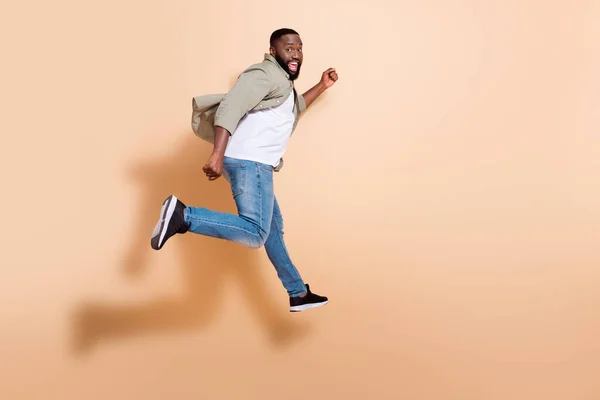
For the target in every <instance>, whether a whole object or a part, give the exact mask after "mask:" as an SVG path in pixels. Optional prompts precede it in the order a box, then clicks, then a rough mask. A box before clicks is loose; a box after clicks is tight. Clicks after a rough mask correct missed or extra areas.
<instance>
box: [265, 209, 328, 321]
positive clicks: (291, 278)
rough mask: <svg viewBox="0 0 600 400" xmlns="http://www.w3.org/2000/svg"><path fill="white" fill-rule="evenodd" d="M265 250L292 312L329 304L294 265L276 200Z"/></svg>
mask: <svg viewBox="0 0 600 400" xmlns="http://www.w3.org/2000/svg"><path fill="white" fill-rule="evenodd" d="M265 250H266V251H267V256H268V257H269V260H271V263H272V264H273V266H274V267H275V271H277V276H278V277H279V279H280V280H281V283H282V284H283V286H284V287H285V289H286V290H287V292H288V295H289V296H290V311H303V310H306V309H309V308H314V307H319V306H323V305H325V304H327V302H328V299H327V297H323V296H318V295H316V294H314V293H312V292H311V291H310V287H309V285H307V284H305V283H304V281H303V280H302V277H301V276H300V273H299V272H298V270H297V269H296V267H295V266H294V264H293V263H292V260H291V258H290V255H289V253H288V251H287V247H286V245H285V241H284V239H283V216H282V215H281V210H280V208H279V204H278V203H277V199H276V198H275V199H274V204H273V218H272V219H271V229H270V232H269V236H268V237H267V241H266V242H265Z"/></svg>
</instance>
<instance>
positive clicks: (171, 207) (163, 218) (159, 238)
mask: <svg viewBox="0 0 600 400" xmlns="http://www.w3.org/2000/svg"><path fill="white" fill-rule="evenodd" d="M176 206H177V197H175V196H169V197H167V199H166V200H165V201H164V202H163V206H162V209H161V210H160V214H161V215H160V220H159V221H158V224H160V230H159V231H158V234H157V235H156V236H154V237H153V238H152V243H151V245H152V248H153V249H154V250H160V249H161V248H162V246H163V244H164V242H163V240H164V239H165V234H166V233H167V228H168V227H169V222H170V221H171V218H172V217H173V213H174V212H175V207H176Z"/></svg>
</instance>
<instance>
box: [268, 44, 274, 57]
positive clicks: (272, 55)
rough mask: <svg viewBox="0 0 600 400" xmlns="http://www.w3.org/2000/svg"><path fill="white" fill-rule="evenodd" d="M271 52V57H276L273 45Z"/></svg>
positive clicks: (270, 48)
mask: <svg viewBox="0 0 600 400" xmlns="http://www.w3.org/2000/svg"><path fill="white" fill-rule="evenodd" d="M269 54H271V57H275V48H274V47H273V46H271V47H269Z"/></svg>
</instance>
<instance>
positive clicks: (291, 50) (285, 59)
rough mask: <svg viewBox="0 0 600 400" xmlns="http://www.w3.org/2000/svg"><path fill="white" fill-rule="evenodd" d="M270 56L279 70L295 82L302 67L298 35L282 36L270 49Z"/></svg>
mask: <svg viewBox="0 0 600 400" xmlns="http://www.w3.org/2000/svg"><path fill="white" fill-rule="evenodd" d="M270 52H271V55H272V56H273V57H275V59H276V60H277V62H278V63H279V65H281V68H283V69H284V70H285V71H286V72H287V73H288V74H289V75H290V79H291V80H295V79H297V78H298V75H300V67H301V66H302V59H303V56H302V40H300V36H298V35H284V36H282V37H280V38H279V40H277V42H276V43H275V46H274V47H271V50H270Z"/></svg>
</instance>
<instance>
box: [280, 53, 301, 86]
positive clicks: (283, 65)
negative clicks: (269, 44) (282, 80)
mask: <svg viewBox="0 0 600 400" xmlns="http://www.w3.org/2000/svg"><path fill="white" fill-rule="evenodd" d="M275 60H277V62H278V63H279V65H281V68H283V70H284V71H285V72H287V73H288V75H289V76H290V80H292V81H295V80H296V79H298V76H299V75H300V67H301V66H302V64H301V63H300V62H298V70H297V71H296V72H291V71H290V70H289V68H288V65H287V63H286V62H285V61H283V60H282V59H281V58H280V57H279V56H278V55H277V54H276V55H275Z"/></svg>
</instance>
